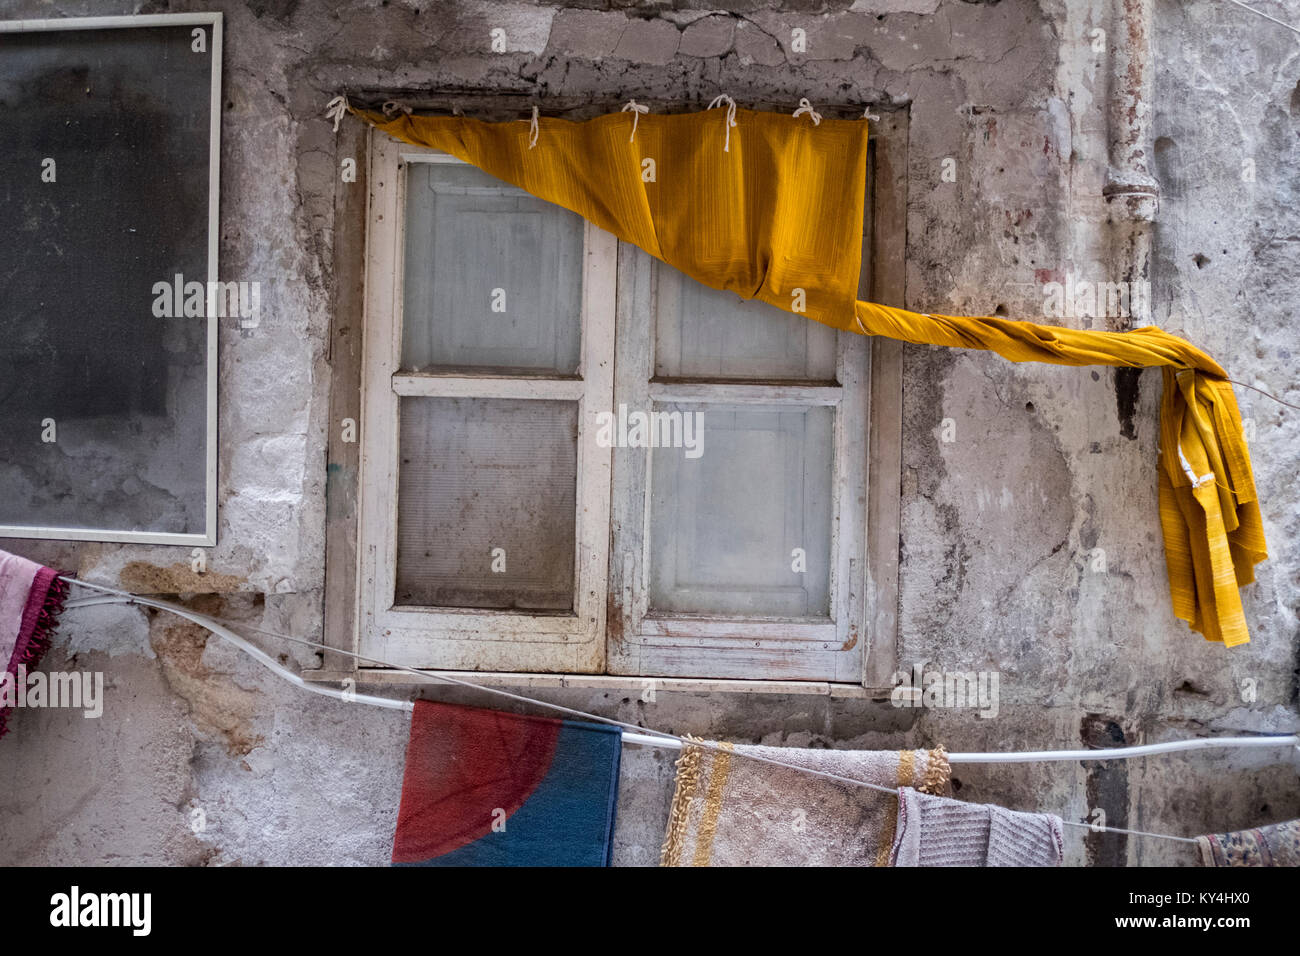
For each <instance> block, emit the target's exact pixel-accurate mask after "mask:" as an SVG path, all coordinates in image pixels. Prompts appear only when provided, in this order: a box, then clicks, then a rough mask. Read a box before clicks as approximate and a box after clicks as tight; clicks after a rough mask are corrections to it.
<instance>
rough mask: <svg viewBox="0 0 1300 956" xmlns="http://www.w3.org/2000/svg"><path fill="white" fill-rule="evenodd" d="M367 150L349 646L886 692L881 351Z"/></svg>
mask: <svg viewBox="0 0 1300 956" xmlns="http://www.w3.org/2000/svg"><path fill="white" fill-rule="evenodd" d="M370 142H371V146H370V163H369V170H368V173H369V193H370V202H369V209H368V213H367V217H368V223H367V249H366V273H365V289H364V298H365V341H364V347H363V349H362V350H361V352H360V358H359V361H358V362H357V365H358V366H359V371H360V375H361V378H362V393H363V403H362V409H361V428H360V431H361V436H362V437H361V460H360V487H359V496H358V509H357V521H356V525H355V527H356V529H357V539H356V552H355V554H356V557H355V561H356V564H355V567H356V569H357V582H356V583H357V588H356V592H355V593H356V613H355V618H354V619H355V624H356V627H355V632H354V634H353V639H352V641H351V642H350V646H351V648H353V649H355V650H356V651H358V652H359V653H360V654H362V655H366V656H367V657H369V658H373V659H379V660H384V661H390V662H393V663H398V664H402V665H405V666H409V667H417V668H425V669H444V670H466V671H478V672H493V673H494V674H496V675H497V676H498V677H499V678H500V679H503V680H505V679H509V678H508V676H507V675H510V674H514V675H519V674H532V675H546V674H552V675H589V676H588V678H587V679H588V680H596V681H597V682H599V681H600V680H605V681H607V682H614V683H616V682H618V680H619V679H622V680H624V681H626V680H627V679H633V680H636V681H638V682H639V681H640V680H642V679H664V680H668V681H701V680H703V681H706V682H711V683H715V684H719V685H721V684H725V683H727V682H735V683H736V686H742V685H743V686H745V687H757V688H760V689H761V688H762V687H788V686H790V685H789V683H788V682H790V681H800V682H809V686H812V682H817V683H819V684H829V685H832V686H842V687H847V686H849V685H856V686H858V687H861V686H862V685H863V684H866V685H867V686H869V687H878V686H884V685H885V683H886V682H887V681H886V679H887V676H888V674H887V672H886V673H884V674H882V673H878V672H880V671H881V670H882V668H886V667H888V668H890V670H892V663H893V660H894V633H893V632H894V628H895V622H894V606H895V603H896V597H895V593H896V592H895V591H894V580H893V576H894V575H896V560H897V547H898V539H897V494H898V485H897V469H898V457H897V429H898V408H897V389H898V383H899V378H898V367H897V366H898V353H897V351H883V350H882V349H881V348H879V347H878V346H877V345H876V344H873V342H872V341H870V340H867V339H865V338H863V337H860V336H856V335H852V334H848V333H838V332H836V331H835V330H833V329H830V328H828V327H826V326H822V325H819V324H817V323H813V322H810V321H808V320H806V319H804V318H802V317H800V316H797V315H791V314H787V313H785V312H782V311H780V310H778V309H776V308H773V307H770V306H767V305H764V304H762V303H756V302H744V301H742V300H740V299H739V298H738V297H737V296H735V295H733V294H730V293H723V292H718V291H716V290H712V289H709V288H707V287H705V286H702V285H700V284H699V283H696V282H695V281H694V280H691V279H689V278H687V277H686V276H684V275H682V274H681V273H680V272H678V271H676V270H674V269H672V268H671V267H669V266H667V265H664V264H662V263H659V262H657V261H655V260H653V259H651V258H650V257H649V256H647V255H646V254H645V253H643V252H641V251H640V250H638V249H636V248H634V247H632V246H629V245H626V244H620V243H619V242H618V241H617V240H616V239H615V238H614V237H613V236H610V235H609V234H607V233H605V232H603V231H601V230H600V229H597V228H595V227H594V226H591V225H589V224H586V223H584V222H583V221H582V220H581V219H580V218H579V217H577V216H575V215H573V214H571V213H569V212H567V211H565V210H562V209H559V208H558V207H555V206H551V205H549V204H547V203H544V202H542V201H540V200H537V199H535V198H533V197H531V196H529V195H527V194H526V193H524V192H522V191H520V190H518V189H515V188H513V187H511V186H509V185H507V184H504V183H501V182H500V181H498V180H495V179H493V178H491V177H490V176H488V175H487V174H485V173H483V172H481V171H479V170H477V169H475V168H473V167H471V166H468V165H465V164H463V163H460V162H458V161H456V160H454V159H453V158H451V157H448V156H445V155H443V154H440V153H437V152H434V151H432V150H422V149H417V148H414V147H410V146H407V145H403V144H399V143H397V142H395V141H393V140H391V139H389V138H388V137H386V136H383V135H382V134H377V133H376V134H373V135H372V136H371V137H370ZM875 152H876V151H874V150H873V155H874V153H875ZM876 165H878V163H875V162H873V168H874V167H875V166H876ZM873 194H874V190H871V191H869V195H873ZM869 205H875V201H874V200H872V201H871V202H870V203H869ZM898 221H900V222H901V218H900V219H899V220H898ZM866 226H867V228H868V231H869V232H873V230H871V224H870V222H868V223H867V224H866ZM875 238H876V236H875V234H869V235H868V236H867V243H866V245H867V247H868V248H870V247H871V245H872V244H873V243H874V241H875ZM900 251H901V249H900ZM874 273H875V270H874V269H873V268H871V267H870V265H869V267H868V268H866V269H864V290H863V291H864V294H865V293H866V291H867V290H866V288H865V285H866V280H867V279H869V278H870V277H871V276H872V275H873V274H874ZM880 297H881V298H882V299H883V298H886V297H887V296H885V295H882V296H880ZM892 344H894V343H890V345H892ZM873 364H874V365H875V366H876V367H875V368H874V369H873ZM873 405H876V406H877V408H876V411H881V410H882V409H883V411H882V413H881V416H879V417H882V418H883V419H884V427H883V429H881V428H879V427H878V423H877V421H876V420H875V418H876V417H877V416H874V415H873V414H872V406H873ZM638 415H640V416H642V417H641V418H640V419H639V422H638V418H637V416H638ZM697 423H699V424H702V430H701V429H699V428H698V427H696V426H697ZM638 427H641V428H642V431H641V432H640V433H638V432H637V428H638ZM647 427H648V429H649V431H648V432H647V431H645V429H646V428H647ZM649 435H654V436H655V439H654V440H653V443H654V444H656V445H658V446H659V447H645V445H646V444H647V443H649ZM665 443H666V446H665ZM877 459H879V460H880V461H881V462H882V463H883V464H882V472H883V473H882V474H879V475H875V476H873V475H872V472H873V471H874V470H875V463H876V460H877ZM869 464H870V466H871V467H869ZM872 477H874V478H875V480H877V481H878V485H877V487H875V488H874V489H873V488H871V487H870V485H869V478H872ZM881 496H883V502H884V503H883V504H882V503H881ZM891 502H892V504H891ZM869 512H870V513H869ZM873 517H874V519H875V520H876V522H877V525H878V527H877V528H876V530H877V531H881V530H883V535H881V534H877V535H876V536H875V537H874V538H873V536H872V535H869V534H868V529H869V528H870V527H871V521H872V519H873ZM882 537H883V540H881V539H882ZM340 552H344V553H345V551H344V549H343V548H342V546H339V545H336V546H334V547H333V548H332V551H331V554H332V555H334V556H335V559H337V555H338V554H339V553H340ZM330 573H331V580H332V581H334V582H337V581H338V580H339V572H338V569H337V567H336V566H335V567H333V568H332V569H331V572H330ZM335 603H339V602H335ZM334 616H335V618H336V619H337V618H338V617H339V615H338V614H337V613H335V615H334ZM336 626H337V625H336ZM877 633H878V635H879V636H878V639H877V640H876V641H875V642H874V643H875V648H876V651H877V652H878V653H876V654H873V657H874V660H873V661H872V662H871V664H870V665H868V663H867V649H868V646H869V645H871V644H872V643H873V642H872V640H870V638H871V637H873V636H875V635H876V634H877ZM335 640H337V634H336V635H335ZM341 643H342V644H347V643H348V642H341ZM363 668H364V669H365V670H366V676H367V677H368V678H370V677H376V676H381V675H382V674H383V671H382V670H381V669H376V668H371V667H368V666H366V665H363ZM345 669H346V668H345ZM334 673H337V671H328V672H327V674H334ZM557 679H565V680H568V679H569V678H568V677H565V678H557ZM574 679H581V678H574ZM530 680H533V681H537V680H542V681H543V682H544V678H541V677H534V678H530Z"/></svg>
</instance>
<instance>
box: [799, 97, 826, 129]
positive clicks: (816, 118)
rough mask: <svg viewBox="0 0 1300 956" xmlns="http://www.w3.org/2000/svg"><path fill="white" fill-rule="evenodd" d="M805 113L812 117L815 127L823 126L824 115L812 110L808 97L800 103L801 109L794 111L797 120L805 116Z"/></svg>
mask: <svg viewBox="0 0 1300 956" xmlns="http://www.w3.org/2000/svg"><path fill="white" fill-rule="evenodd" d="M804 113H807V114H808V115H809V116H811V117H812V121H813V125H814V126H821V125H822V114H821V113H818V112H817V111H816V110H815V109H813V108H812V104H811V103H809V102H808V97H806V96H805V97H804V98H803V99H801V100H800V101H799V108H798V109H797V110H795V111H794V117H795V119H798V118H799V117H800V116H803V114H804Z"/></svg>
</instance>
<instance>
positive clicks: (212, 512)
mask: <svg viewBox="0 0 1300 956" xmlns="http://www.w3.org/2000/svg"><path fill="white" fill-rule="evenodd" d="M184 26H201V27H211V29H212V45H211V48H210V50H209V52H208V56H209V59H210V61H211V63H212V83H211V87H210V90H209V97H208V231H207V241H208V247H207V252H208V275H207V285H206V286H205V288H211V287H212V283H214V282H216V281H218V270H217V250H218V243H219V241H220V238H221V224H220V220H219V217H220V209H221V202H220V187H221V41H222V35H221V30H222V15H221V14H220V13H159V14H135V15H130V16H118V17H68V18H65V19H57V20H0V33H45V32H54V31H67V30H122V29H128V28H133V27H134V28H143V27H184ZM206 348H207V359H206V374H207V389H206V392H205V396H204V398H205V401H206V402H207V409H206V416H205V421H206V431H207V434H206V436H205V439H204V472H205V477H204V481H205V487H204V492H203V531H202V532H201V533H184V534H182V533H174V532H156V531H124V530H115V529H110V528H103V529H101V528H49V527H35V526H33V527H28V526H26V525H0V538H43V539H52V540H57V541H111V542H121V543H123V544H175V545H189V546H190V547H195V546H199V547H213V546H215V545H216V543H217V318H216V316H208V318H207V342H206Z"/></svg>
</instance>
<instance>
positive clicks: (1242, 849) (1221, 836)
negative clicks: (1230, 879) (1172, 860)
mask: <svg viewBox="0 0 1300 956" xmlns="http://www.w3.org/2000/svg"><path fill="white" fill-rule="evenodd" d="M1196 846H1197V849H1199V850H1200V851H1201V864H1202V865H1203V866H1300V820H1287V821H1286V822H1285V823H1274V824H1272V825H1271V826H1266V827H1256V828H1255V829H1253V830H1238V831H1237V832H1235V833H1211V834H1208V835H1206V836H1199V837H1197V838H1196Z"/></svg>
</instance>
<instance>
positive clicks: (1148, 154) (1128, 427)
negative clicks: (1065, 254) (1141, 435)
mask: <svg viewBox="0 0 1300 956" xmlns="http://www.w3.org/2000/svg"><path fill="white" fill-rule="evenodd" d="M1154 5H1155V0H1112V6H1111V12H1112V17H1111V31H1110V37H1111V42H1110V43H1109V44H1108V46H1109V48H1110V77H1109V86H1110V89H1109V91H1108V93H1109V96H1108V104H1107V110H1106V120H1107V133H1108V144H1107V160H1108V164H1107V171H1106V182H1105V185H1104V186H1103V187H1102V196H1103V197H1105V201H1106V211H1107V217H1106V218H1107V231H1108V235H1107V246H1108V249H1107V253H1106V257H1107V259H1108V263H1107V268H1108V271H1109V273H1110V275H1109V276H1107V277H1106V279H1107V281H1108V282H1121V283H1124V284H1125V285H1124V288H1125V289H1126V290H1127V292H1128V308H1126V309H1116V310H1113V311H1112V310H1111V309H1109V308H1107V309H1104V314H1105V316H1106V319H1105V322H1106V326H1105V327H1106V328H1107V329H1109V330H1111V331H1116V332H1121V331H1125V330H1127V329H1131V328H1133V327H1134V326H1135V325H1147V324H1149V323H1150V316H1151V312H1150V310H1151V284H1150V283H1151V245H1152V225H1151V224H1152V223H1153V222H1154V221H1155V218H1156V212H1157V210H1158V209H1159V206H1160V187H1159V184H1158V183H1157V182H1156V178H1155V176H1154V174H1153V172H1152V160H1153V155H1154V150H1153V147H1152V142H1151V117H1152V112H1153V109H1154V95H1155V75H1154V74H1155V67H1154V64H1153V62H1152V55H1151V31H1152V24H1153V21H1154V14H1153V8H1154ZM1101 299H1102V296H1101V295H1098V300H1099V301H1098V307H1099V308H1098V311H1099V312H1101V311H1103V310H1102V308H1101V307H1102V306H1103V305H1104V304H1107V303H1103V302H1101V301H1100V300H1101ZM1116 312H1118V313H1119V314H1115V313H1116ZM1125 313H1127V314H1125ZM1114 376H1115V378H1114V380H1115V411H1116V415H1117V417H1118V419H1119V431H1120V434H1121V435H1123V436H1124V437H1125V438H1127V439H1129V440H1130V441H1133V440H1136V439H1137V437H1138V432H1137V421H1136V413H1137V405H1138V398H1139V392H1140V387H1141V370H1140V369H1131V368H1119V369H1116V370H1115V373H1114Z"/></svg>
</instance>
